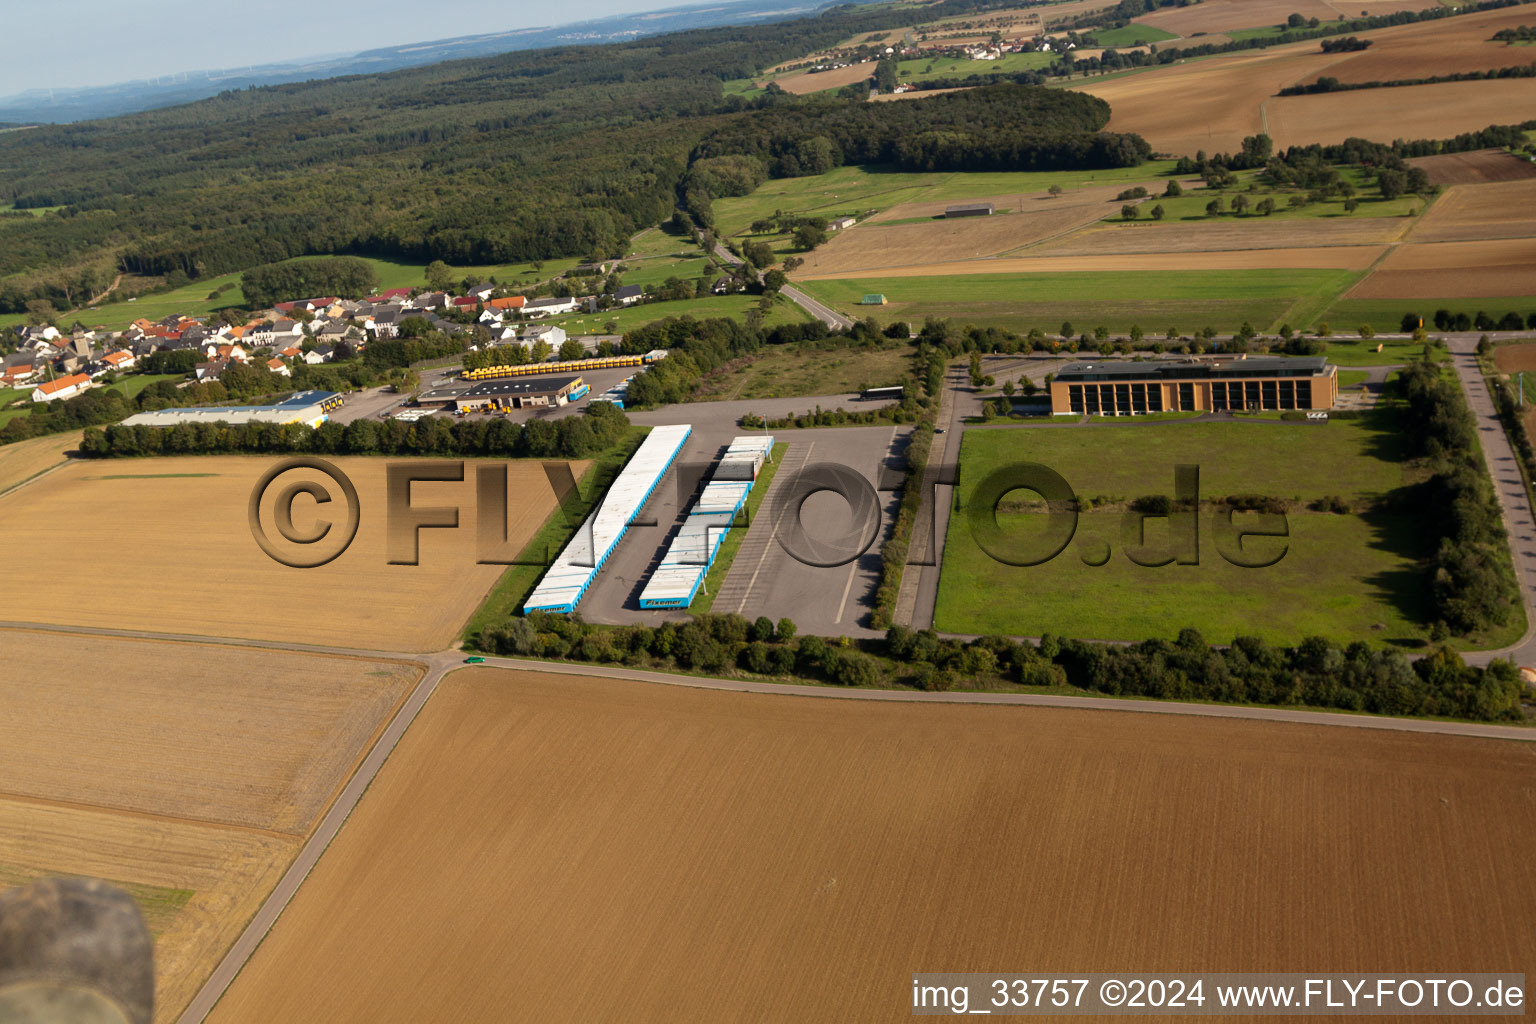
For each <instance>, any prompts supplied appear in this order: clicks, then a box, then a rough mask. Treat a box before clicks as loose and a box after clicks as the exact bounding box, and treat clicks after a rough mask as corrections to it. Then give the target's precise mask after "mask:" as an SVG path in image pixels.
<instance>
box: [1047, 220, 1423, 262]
mask: <svg viewBox="0 0 1536 1024" xmlns="http://www.w3.org/2000/svg"><path fill="white" fill-rule="evenodd" d="M1413 223H1414V222H1413V221H1411V220H1409V219H1406V218H1397V217H1390V218H1389V217H1371V218H1365V217H1361V218H1347V217H1337V218H1327V219H1324V218H1320V217H1308V218H1293V219H1281V220H1271V219H1268V218H1257V217H1250V218H1245V219H1243V220H1237V219H1235V218H1229V219H1223V220H1211V221H1191V222H1190V223H1187V224H1181V223H1177V222H1166V221H1165V222H1163V223H1151V222H1131V223H1128V224H1120V223H1110V224H1095V225H1094V226H1092V227H1090V228H1088V229H1087V230H1085V231H1079V232H1077V233H1076V234H1073V235H1070V236H1068V237H1066V238H1057V239H1052V240H1051V241H1049V242H1046V243H1044V244H1042V245H1040V246H1039V247H1038V248H1037V249H1035V250H1034V251H1033V253H1032V255H1035V254H1038V255H1040V256H1046V255H1090V254H1099V253H1103V254H1127V253H1153V252H1174V253H1183V252H1223V251H1238V252H1241V251H1246V250H1250V249H1297V250H1301V249H1328V248H1333V247H1335V246H1361V245H1384V244H1386V243H1387V242H1389V241H1393V240H1395V239H1397V238H1400V237H1401V236H1402V235H1403V233H1404V232H1405V231H1407V230H1408V228H1409V226H1410V225H1412V224H1413Z"/></svg>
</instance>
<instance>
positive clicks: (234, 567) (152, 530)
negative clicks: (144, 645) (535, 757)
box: [0, 456, 585, 651]
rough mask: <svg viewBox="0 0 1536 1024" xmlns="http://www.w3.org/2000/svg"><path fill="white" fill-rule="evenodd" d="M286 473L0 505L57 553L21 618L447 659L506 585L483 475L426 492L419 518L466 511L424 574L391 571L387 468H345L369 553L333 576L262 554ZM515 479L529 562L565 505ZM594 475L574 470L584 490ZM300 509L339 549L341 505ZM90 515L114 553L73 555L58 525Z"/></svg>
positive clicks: (26, 589)
mask: <svg viewBox="0 0 1536 1024" xmlns="http://www.w3.org/2000/svg"><path fill="white" fill-rule="evenodd" d="M278 461H279V460H277V459H275V458H261V457H249V458H247V457H239V456H230V457H212V458H201V457H199V458H194V457H187V458H157V459H111V460H101V461H89V462H77V463H73V464H71V465H69V466H66V467H64V468H63V469H61V470H58V471H57V472H55V473H51V474H49V476H47V477H46V478H44V479H42V480H39V481H37V482H36V483H33V484H31V485H29V486H27V487H23V488H21V489H19V490H17V491H13V492H12V493H10V494H8V495H6V496H4V497H3V498H0V531H3V533H4V535H5V536H6V538H7V540H8V541H9V542H10V543H11V544H14V545H17V546H18V548H19V549H20V550H35V551H47V552H48V553H49V554H48V557H47V564H48V567H49V571H48V572H46V573H42V572H38V573H27V574H23V575H19V576H17V578H16V579H15V580H14V581H13V583H12V584H11V586H10V591H9V593H10V597H11V609H12V610H11V611H10V612H9V613H8V617H9V618H10V619H12V620H15V621H23V622H40V623H61V624H65V625H75V626H98V627H101V626H105V627H111V628H118V629H144V630H153V631H155V632H164V633H194V634H198V635H203V636H229V637H249V638H253V639H258V640H279V641H289V642H295V643H310V644H318V645H329V646H338V647H349V648H363V649H378V650H412V651H427V650H440V649H442V648H443V647H446V646H448V644H449V643H450V642H451V641H452V640H453V639H454V636H455V634H456V633H457V631H458V630H459V628H460V627H461V626H463V624H464V623H465V621H467V620H468V618H469V616H470V615H471V614H472V613H473V611H474V609H475V607H476V606H477V605H478V604H479V602H480V601H481V599H482V598H483V597H484V596H485V593H486V592H487V591H488V590H489V589H490V587H491V586H492V584H494V583H495V581H496V580H497V578H498V577H499V576H500V575H501V572H502V567H501V566H495V565H477V564H476V545H475V541H476V538H475V529H476V523H477V520H476V515H475V479H474V468H473V466H472V465H471V466H466V469H465V480H464V482H463V483H422V484H417V485H416V486H415V488H414V491H415V496H414V498H413V501H414V503H415V505H417V506H432V505H454V504H456V505H458V507H459V509H460V512H459V528H458V529H457V530H422V531H421V534H420V542H421V553H420V562H421V564H420V565H389V564H387V563H386V558H387V556H386V551H385V520H386V517H385V508H386V506H385V494H384V473H385V464H386V460H383V459H361V458H353V459H337V460H336V465H337V466H338V467H340V469H341V470H342V471H343V472H344V473H346V474H348V475H349V476H350V477H351V479H352V480H353V482H354V484H355V485H356V487H357V491H358V496H359V504H360V506H361V517H360V525H359V528H358V531H357V536H356V539H355V540H354V541H353V543H352V544H351V546H350V547H349V548H348V549H347V550H346V552H345V553H344V554H342V555H341V556H340V557H339V558H337V559H336V560H335V561H333V562H331V563H330V564H328V565H324V566H321V567H319V568H315V569H293V568H289V567H287V566H285V565H281V564H279V563H277V562H275V561H273V560H272V559H270V558H268V557H267V555H266V554H264V553H263V552H262V550H261V549H260V547H258V546H257V543H256V541H255V540H254V539H253V538H252V534H251V530H250V527H249V525H248V521H247V504H248V502H249V500H250V496H251V492H252V490H253V489H254V487H255V484H256V483H257V481H258V479H259V478H260V476H261V475H262V473H264V472H265V471H267V470H268V469H270V468H271V467H273V466H275V465H276V464H277V463H278ZM501 465H506V466H508V467H509V469H508V485H509V487H508V489H509V491H510V494H511V498H510V500H509V504H508V508H509V519H510V520H511V522H510V525H509V526H508V536H509V538H511V540H512V541H513V547H518V546H520V545H521V543H522V542H523V541H525V540H526V539H527V538H528V537H529V536H531V535H532V534H533V533H534V531H536V530H537V529H538V527H539V525H540V524H541V523H542V522H543V521H544V520H545V518H546V517H547V516H548V515H549V513H550V512H551V511H552V510H553V509H554V508H555V497H554V493H553V492H552V491H551V490H550V488H549V484H548V483H547V481H546V479H545V476H544V472H543V470H542V468H541V467H540V465H539V464H538V463H536V462H511V463H501ZM584 468H585V467H584V464H579V465H575V466H573V470H574V471H575V472H576V473H578V475H579V474H580V473H581V472H582V471H583V470H584ZM296 476H300V474H292V475H284V476H283V477H281V478H280V479H279V482H278V484H277V485H276V486H274V487H273V488H272V489H271V491H270V492H269V493H271V494H272V498H271V499H269V500H268V501H267V502H266V503H265V504H264V510H263V522H264V524H265V529H266V532H267V534H268V535H269V536H272V537H276V536H278V533H277V531H276V529H275V528H274V526H273V523H272V513H271V505H272V502H274V501H275V500H276V494H277V492H278V490H279V489H280V488H282V487H283V486H286V485H287V484H288V483H289V482H290V479H291V478H292V477H296ZM302 478H303V479H314V480H319V481H322V482H323V481H324V479H325V478H324V477H321V476H319V475H318V474H304V475H303V476H302ZM329 487H330V489H331V491H333V492H334V491H335V490H336V487H335V485H334V484H330V485H329ZM330 508H335V509H337V511H336V512H335V513H331V512H330V511H329V509H330ZM294 510H295V511H294V523H295V526H296V527H297V528H298V529H300V530H302V531H306V532H308V531H309V530H311V529H312V528H318V527H317V524H318V523H320V522H324V521H330V520H332V519H334V520H335V522H336V532H337V533H338V534H339V532H340V530H341V528H342V525H343V522H344V517H345V511H344V509H343V501H342V499H341V496H340V495H339V494H338V495H337V496H336V501H335V502H334V503H333V505H331V506H327V507H326V508H325V509H321V508H319V507H318V506H316V505H315V504H314V503H313V502H312V501H311V500H310V499H309V498H300V499H299V500H298V501H296V502H295V503H294ZM82 515H97V516H100V517H102V518H101V525H100V529H99V531H98V533H99V538H100V539H99V542H98V543H90V544H69V545H60V544H59V543H58V535H59V534H58V531H59V525H60V524H61V523H73V522H78V521H79V520H80V517H81V516H82ZM297 550H300V551H302V550H303V549H297Z"/></svg>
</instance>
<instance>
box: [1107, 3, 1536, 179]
mask: <svg viewBox="0 0 1536 1024" xmlns="http://www.w3.org/2000/svg"><path fill="white" fill-rule="evenodd" d="M1269 2H1270V0H1263V3H1269ZM1313 2H1314V3H1317V5H1318V6H1322V4H1321V0H1313ZM1263 3H1258V4H1256V3H1251V2H1249V0H1233V2H1230V3H1227V2H1224V0H1207V2H1205V3H1202V4H1197V5H1193V6H1190V7H1181V8H1167V9H1164V10H1162V11H1159V12H1158V13H1157V14H1153V15H1148V16H1147V17H1146V18H1143V19H1141V20H1142V21H1144V22H1146V23H1148V24H1156V25H1158V26H1159V27H1161V28H1165V29H1168V31H1178V30H1177V29H1175V28H1172V27H1170V26H1169V25H1167V24H1164V23H1163V22H1162V21H1160V20H1159V19H1204V18H1209V17H1211V16H1212V15H1220V14H1221V12H1222V11H1223V10H1227V9H1233V10H1234V11H1241V12H1245V13H1243V14H1241V15H1239V14H1236V13H1234V14H1233V17H1242V18H1243V19H1244V21H1245V24H1248V25H1252V24H1253V21H1252V19H1253V18H1254V17H1256V15H1255V14H1253V13H1248V12H1257V11H1260V10H1263V9H1264V8H1263ZM1274 3H1275V4H1276V10H1279V14H1278V16H1277V17H1268V16H1266V17H1264V18H1262V19H1261V20H1259V21H1258V24H1271V23H1279V22H1282V21H1284V20H1285V18H1286V16H1287V15H1288V14H1289V13H1290V9H1291V8H1294V7H1295V5H1294V4H1291V3H1289V0H1274ZM1282 8H1283V9H1282ZM1299 13H1302V14H1304V15H1306V14H1307V12H1306V10H1302V11H1300V12H1299ZM1308 16H1309V17H1310V16H1312V15H1308ZM1316 16H1318V17H1324V16H1326V15H1316ZM1525 20H1529V15H1527V16H1526V19H1525ZM1520 21H1521V18H1520V10H1519V9H1518V8H1517V9H1512V10H1504V11H1493V12H1485V13H1482V14H1474V15H1465V16H1461V17H1456V18H1452V19H1450V20H1449V21H1433V22H1424V23H1421V24H1417V25H1403V26H1398V27H1394V28H1386V29H1378V30H1376V31H1373V32H1368V33H1362V36H1363V37H1365V38H1369V39H1371V40H1372V41H1373V45H1372V46H1371V48H1370V49H1368V50H1364V51H1361V52H1357V53H1346V54H1327V53H1323V52H1322V50H1321V48H1320V46H1319V45H1318V43H1317V42H1316V41H1313V40H1309V41H1306V42H1301V43H1293V44H1289V45H1286V46H1276V47H1271V48H1268V49H1263V50H1254V51H1246V52H1240V53H1234V54H1224V55H1221V56H1217V57H1212V58H1209V59H1202V60H1195V61H1190V62H1188V63H1184V64H1174V65H1170V66H1167V67H1162V68H1157V69H1155V70H1152V71H1147V72H1142V73H1139V74H1133V75H1127V76H1125V77H1123V78H1115V79H1110V80H1108V81H1103V82H1094V81H1087V82H1085V83H1083V84H1082V85H1081V86H1079V88H1080V89H1081V91H1083V92H1089V93H1092V94H1094V95H1095V96H1100V97H1102V98H1103V99H1105V100H1107V101H1108V102H1109V104H1110V106H1111V108H1112V110H1113V113H1112V115H1111V117H1110V122H1109V127H1110V129H1111V130H1115V131H1134V132H1139V133H1140V134H1142V135H1143V136H1145V137H1146V139H1147V141H1148V142H1150V143H1151V144H1152V146H1153V148H1154V149H1156V150H1158V151H1160V152H1166V153H1173V154H1181V155H1190V156H1192V155H1194V153H1195V151H1196V150H1199V149H1204V150H1205V151H1206V152H1208V153H1210V152H1231V151H1234V150H1236V149H1238V148H1239V146H1240V145H1241V144H1242V139H1243V137H1244V136H1245V135H1253V134H1255V133H1257V132H1261V131H1267V132H1268V134H1269V135H1270V136H1271V138H1273V139H1274V142H1275V146H1276V147H1277V148H1284V147H1288V146H1294V145H1307V144H1310V143H1314V142H1316V143H1324V144H1327V143H1335V142H1342V141H1343V140H1344V139H1345V138H1348V137H1350V136H1357V137H1360V138H1368V139H1375V140H1377V141H1382V142H1386V141H1390V140H1391V139H1392V138H1399V137H1403V136H1404V135H1405V132H1404V131H1403V128H1402V126H1403V125H1405V124H1411V125H1412V127H1413V131H1412V133H1411V134H1412V136H1413V137H1414V138H1445V137H1449V136H1452V135H1456V134H1458V133H1460V132H1465V131H1473V130H1476V129H1480V128H1486V127H1487V126H1488V125H1490V124H1495V123H1505V122H1507V121H1508V120H1509V118H1510V113H1509V112H1510V111H1511V110H1523V109H1528V108H1530V107H1531V106H1532V105H1533V101H1536V79H1504V80H1497V81H1488V82H1449V83H1442V84H1439V85H1421V86H1405V87H1402V88H1392V89H1370V90H1363V91H1354V92H1340V93H1327V94H1321V95H1314V96H1279V95H1277V94H1278V93H1279V92H1280V90H1281V89H1283V88H1285V87H1286V86H1290V85H1296V84H1304V83H1308V82H1312V81H1315V80H1316V79H1317V78H1318V77H1319V76H1320V75H1324V74H1327V75H1332V76H1334V77H1337V78H1340V79H1341V80H1344V81H1370V80H1384V79H1394V78H1412V77H1426V76H1430V75H1436V74H1445V73H1448V72H1452V71H1474V70H1486V69H1488V68H1494V67H1502V66H1505V65H1508V64H1516V63H1520V64H1523V63H1529V62H1530V60H1531V59H1533V58H1532V56H1531V55H1530V54H1525V53H1522V52H1521V51H1523V50H1525V49H1529V48H1528V47H1506V46H1504V44H1502V43H1489V42H1488V41H1487V40H1488V37H1489V36H1491V35H1492V34H1493V33H1494V32H1495V31H1496V30H1497V29H1499V28H1502V27H1506V26H1509V25H1516V24H1519V23H1520ZM1222 27H1227V28H1230V27H1238V26H1230V25H1223V26H1222ZM1180 34H1187V33H1184V32H1180Z"/></svg>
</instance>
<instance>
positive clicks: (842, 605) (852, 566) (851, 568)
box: [832, 558, 859, 626]
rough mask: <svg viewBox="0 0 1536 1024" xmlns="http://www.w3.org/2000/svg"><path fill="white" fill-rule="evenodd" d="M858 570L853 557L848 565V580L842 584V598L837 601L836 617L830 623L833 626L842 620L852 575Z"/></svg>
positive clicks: (856, 561) (857, 563) (857, 561)
mask: <svg viewBox="0 0 1536 1024" xmlns="http://www.w3.org/2000/svg"><path fill="white" fill-rule="evenodd" d="M858 571H859V560H858V559H857V558H855V559H854V560H853V561H852V562H851V563H849V565H848V582H847V583H844V584H843V599H842V601H840V602H839V603H838V606H837V618H835V619H833V620H832V625H834V626H837V625H841V624H842V621H843V610H844V609H846V608H847V607H848V594H849V592H850V591H852V590H853V576H854V574H855V573H857V572H858Z"/></svg>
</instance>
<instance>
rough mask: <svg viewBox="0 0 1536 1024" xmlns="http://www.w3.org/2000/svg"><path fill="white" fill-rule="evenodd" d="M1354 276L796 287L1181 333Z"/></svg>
mask: <svg viewBox="0 0 1536 1024" xmlns="http://www.w3.org/2000/svg"><path fill="white" fill-rule="evenodd" d="M1358 276H1359V275H1358V274H1355V273H1352V272H1350V271H1343V270H1222V271H1135V272H1128V273H1107V272H1106V273H1062V274H1058V273H1050V274H1029V275H1022V276H1021V275H1017V274H976V275H963V276H953V277H926V278H925V277H892V278H859V279H847V280H831V281H807V282H804V283H802V284H799V285H798V287H800V288H802V289H803V290H804V291H806V292H808V293H809V294H811V295H813V296H815V297H816V298H817V299H820V300H821V301H823V302H826V303H828V304H829V305H831V306H833V307H834V308H836V309H839V310H841V311H843V312H845V313H848V314H849V315H851V316H855V317H861V318H862V317H864V316H873V317H874V318H875V319H876V320H878V321H880V322H881V323H889V322H890V321H892V320H907V321H917V322H921V321H922V320H923V319H924V318H925V317H930V316H935V317H941V318H947V319H951V320H954V321H955V322H956V323H960V324H976V325H977V326H981V327H1002V328H1006V329H1009V330H1013V331H1018V332H1024V331H1027V330H1029V329H1030V328H1031V327H1039V328H1040V329H1041V330H1045V331H1053V332H1054V331H1056V330H1057V329H1059V327H1060V325H1061V323H1062V321H1064V320H1069V321H1071V322H1072V323H1073V324H1074V325H1076V327H1077V329H1078V330H1080V331H1082V330H1090V331H1091V330H1092V329H1093V328H1094V327H1096V326H1099V325H1101V324H1102V325H1103V326H1104V327H1106V328H1108V329H1109V330H1110V331H1111V332H1116V333H1124V332H1127V331H1129V330H1130V329H1131V327H1132V326H1133V325H1140V326H1141V328H1142V329H1143V330H1144V331H1146V332H1148V333H1149V334H1152V333H1156V334H1161V333H1162V332H1163V331H1164V330H1165V329H1166V328H1167V327H1169V326H1173V327H1177V328H1178V329H1179V330H1180V331H1181V332H1183V333H1186V334H1188V333H1190V332H1193V331H1197V330H1199V329H1200V328H1202V327H1206V326H1211V327H1215V328H1217V329H1218V330H1233V329H1235V328H1236V327H1238V326H1239V325H1240V324H1242V323H1243V321H1245V320H1246V321H1248V322H1249V323H1251V324H1252V325H1253V326H1254V327H1255V328H1256V329H1258V330H1267V329H1269V328H1270V326H1271V325H1275V326H1278V324H1279V323H1280V322H1282V321H1283V318H1284V317H1285V315H1286V314H1287V313H1288V312H1289V311H1290V310H1292V309H1293V308H1295V306H1296V304H1297V302H1298V300H1300V299H1302V298H1304V297H1305V298H1310V297H1313V296H1319V295H1322V296H1328V295H1336V294H1339V293H1341V292H1342V291H1343V290H1344V289H1345V288H1347V287H1349V286H1350V285H1351V284H1353V283H1354V281H1355V280H1356V279H1357V278H1358ZM871 292H880V293H883V294H884V295H885V296H886V298H887V299H888V300H889V303H888V304H887V305H885V306H859V305H858V304H857V303H858V301H859V299H861V298H862V297H863V296H864V295H866V294H869V293H871ZM1293 326H1297V325H1296V324H1294V323H1293Z"/></svg>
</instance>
